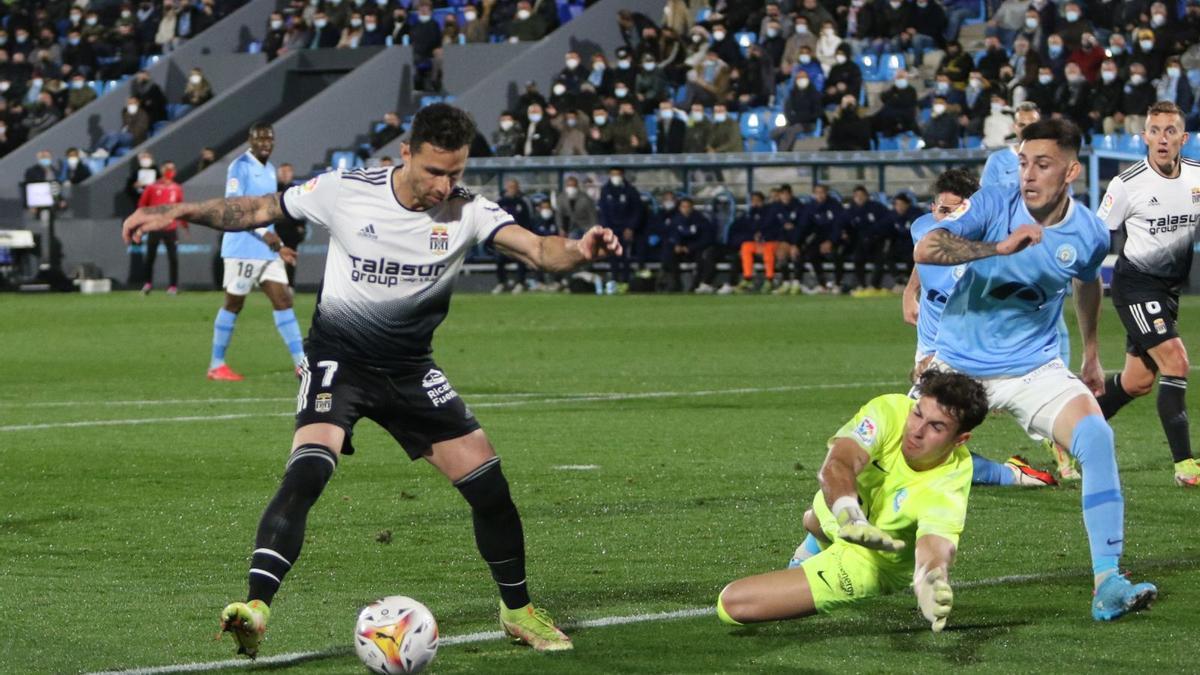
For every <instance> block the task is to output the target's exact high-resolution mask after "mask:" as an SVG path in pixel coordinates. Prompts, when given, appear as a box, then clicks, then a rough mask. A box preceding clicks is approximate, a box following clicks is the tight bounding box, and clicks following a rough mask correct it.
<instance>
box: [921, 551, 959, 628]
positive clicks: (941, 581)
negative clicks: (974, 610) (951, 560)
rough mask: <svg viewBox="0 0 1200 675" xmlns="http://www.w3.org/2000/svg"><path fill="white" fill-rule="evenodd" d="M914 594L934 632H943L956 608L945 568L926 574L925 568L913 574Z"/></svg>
mask: <svg viewBox="0 0 1200 675" xmlns="http://www.w3.org/2000/svg"><path fill="white" fill-rule="evenodd" d="M913 592H914V593H916V595H917V607H920V608H921V614H923V615H925V620H926V621H928V622H929V623H930V626H931V627H932V628H933V632H935V633H940V632H942V629H943V628H945V627H946V618H947V617H949V616H950V610H951V609H952V608H953V607H954V591H953V590H952V589H951V588H950V582H949V581H947V580H946V570H945V568H942V567H939V568H937V569H934V570H932V571H929V572H926V571H925V568H924V567H918V568H917V570H916V572H915V573H914V574H913Z"/></svg>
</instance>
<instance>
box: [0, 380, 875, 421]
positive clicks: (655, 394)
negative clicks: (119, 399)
mask: <svg viewBox="0 0 1200 675" xmlns="http://www.w3.org/2000/svg"><path fill="white" fill-rule="evenodd" d="M895 385H896V381H889V382H838V383H831V384H795V385H787V386H782V387H740V388H735V389H706V390H700V391H646V392H631V393H613V394H561V395H555V396H548V397H545V398H522V399H521V400H517V401H484V402H483V403H472V404H471V407H472V408H512V407H516V406H524V405H535V404H542V403H549V404H554V403H591V402H596V401H635V400H641V399H656V398H689V397H693V396H726V395H736V394H763V393H773V392H786V391H803V390H809V389H854V388H857V387H880V386H895ZM281 400H285V401H295V400H296V399H295V397H294V396H293V397H288V398H286V399H281ZM294 414H295V413H292V412H273V413H230V414H224V415H185V416H182V417H145V418H139V419H123V420H83V421H79V422H46V423H40V424H9V425H5V426H0V432H4V431H39V430H43V429H72V428H80V427H115V426H131V425H139V424H163V423H167V424H170V423H174V422H206V421H221V420H238V419H247V418H251V417H292V416H293V415H294Z"/></svg>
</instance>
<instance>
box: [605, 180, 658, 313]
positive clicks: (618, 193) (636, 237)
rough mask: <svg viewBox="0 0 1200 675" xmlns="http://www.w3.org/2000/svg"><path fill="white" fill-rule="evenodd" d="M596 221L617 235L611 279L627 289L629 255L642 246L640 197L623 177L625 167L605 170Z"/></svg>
mask: <svg viewBox="0 0 1200 675" xmlns="http://www.w3.org/2000/svg"><path fill="white" fill-rule="evenodd" d="M597 208H598V220H599V223H600V225H602V226H604V227H607V228H609V229H610V230H612V231H613V232H615V233H616V234H617V236H618V237H620V238H621V244H622V246H623V250H622V252H621V255H619V256H612V257H610V258H609V259H610V260H611V261H612V269H613V279H614V280H615V281H616V282H617V288H618V289H619V290H620V292H624V291H625V290H627V289H628V284H629V261H630V258H633V257H637V256H639V255H642V256H643V257H642V259H644V255H643V251H644V249H645V247H646V237H645V228H644V227H643V226H644V225H645V222H644V218H643V211H644V209H643V207H642V197H641V194H640V193H639V192H638V189H637V188H636V187H634V186H633V185H632V184H630V183H629V181H628V180H626V178H625V170H624V169H622V168H621V167H619V166H614V167H611V168H609V170H608V182H607V183H605V184H604V185H603V186H602V187H601V188H600V200H599V202H598V203H597Z"/></svg>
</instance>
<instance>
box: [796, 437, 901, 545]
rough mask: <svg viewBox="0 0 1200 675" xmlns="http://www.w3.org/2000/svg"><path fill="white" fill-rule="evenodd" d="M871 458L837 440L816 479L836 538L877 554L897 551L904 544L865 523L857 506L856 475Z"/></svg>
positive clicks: (852, 444)
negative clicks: (877, 552) (835, 530)
mask: <svg viewBox="0 0 1200 675" xmlns="http://www.w3.org/2000/svg"><path fill="white" fill-rule="evenodd" d="M869 460H870V457H869V456H868V455H867V453H866V452H865V451H864V450H863V449H862V448H861V447H859V445H858V444H857V443H855V442H854V441H852V440H850V439H849V438H837V439H834V441H833V447H831V448H830V449H829V454H828V455H826V456H825V463H824V464H822V465H821V471H820V473H819V474H817V478H818V479H819V480H820V482H821V494H823V495H825V504H826V505H828V506H829V510H830V511H832V512H833V515H834V517H835V518H837V522H838V538H839V539H845V540H846V541H848V542H850V543H852V544H858V545H860V546H865V547H866V548H871V549H875V550H878V551H899V550H900V549H902V548H904V542H903V541H900V540H899V539H895V538H893V537H892V536H890V535H889V534H888V533H886V532H884V531H883V530H881V529H879V528H878V527H875V526H874V525H872V524H871V523H870V521H868V520H867V516H866V514H865V513H863V510H862V507H861V506H859V504H858V482H857V478H858V474H859V473H861V472H862V470H863V468H864V467H866V465H867V462H868V461H869Z"/></svg>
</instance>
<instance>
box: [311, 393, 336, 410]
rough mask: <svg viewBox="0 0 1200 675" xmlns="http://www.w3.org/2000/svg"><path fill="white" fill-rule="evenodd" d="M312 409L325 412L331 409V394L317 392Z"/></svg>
mask: <svg viewBox="0 0 1200 675" xmlns="http://www.w3.org/2000/svg"><path fill="white" fill-rule="evenodd" d="M313 409H314V410H316V411H317V412H319V413H327V412H329V411H330V410H332V409H333V394H327V393H326V394H317V400H316V401H315V403H314V405H313Z"/></svg>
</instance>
